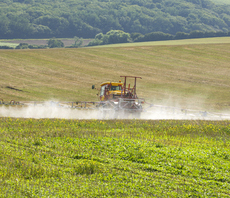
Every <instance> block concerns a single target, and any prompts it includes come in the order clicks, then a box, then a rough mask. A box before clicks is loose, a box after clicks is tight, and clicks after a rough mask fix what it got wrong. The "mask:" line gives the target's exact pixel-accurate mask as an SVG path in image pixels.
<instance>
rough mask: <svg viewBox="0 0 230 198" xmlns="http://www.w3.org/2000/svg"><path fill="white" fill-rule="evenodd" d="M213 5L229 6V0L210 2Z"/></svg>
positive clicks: (213, 0)
mask: <svg viewBox="0 0 230 198" xmlns="http://www.w3.org/2000/svg"><path fill="white" fill-rule="evenodd" d="M211 1H212V2H213V3H215V4H217V5H218V4H221V5H223V4H227V5H229V4H230V1H229V0H211Z"/></svg>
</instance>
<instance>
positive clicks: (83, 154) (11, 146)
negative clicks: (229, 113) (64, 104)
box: [0, 118, 230, 198]
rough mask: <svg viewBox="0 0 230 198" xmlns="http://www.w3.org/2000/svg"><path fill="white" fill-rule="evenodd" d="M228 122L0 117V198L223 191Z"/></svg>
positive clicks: (228, 160) (229, 178) (228, 161)
mask: <svg viewBox="0 0 230 198" xmlns="http://www.w3.org/2000/svg"><path fill="white" fill-rule="evenodd" d="M229 140H230V122H229V121H218V122H210V121H199V120H198V121H137V120H130V121H128V120H120V121H119V120H110V121H109V120H107V121H96V120H91V121H78V120H56V119H55V120H50V119H43V120H33V119H11V118H0V148H1V150H0V160H1V163H0V197H7V198H8V197H229V196H230V194H229V189H230V171H229V170H230V168H229V167H230V153H229V149H230V144H229Z"/></svg>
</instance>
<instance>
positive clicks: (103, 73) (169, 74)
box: [0, 38, 230, 111]
mask: <svg viewBox="0 0 230 198" xmlns="http://www.w3.org/2000/svg"><path fill="white" fill-rule="evenodd" d="M217 41H218V43H214V42H217ZM186 42H189V43H186ZM229 42H230V39H229V38H220V39H194V40H186V41H185V40H180V41H171V42H169V41H165V42H159V43H161V45H154V44H155V43H158V42H147V43H138V44H137V43H134V44H124V45H113V47H111V46H103V47H97V48H96V47H94V48H79V49H42V50H1V53H0V68H1V73H0V99H1V98H2V99H3V100H7V101H9V100H18V101H25V100H30V101H31V100H32V101H34V100H35V101H40V100H59V101H60V100H61V101H97V100H98V98H97V96H96V94H97V91H96V90H92V89H91V86H92V84H95V85H96V87H99V85H100V83H102V82H104V81H118V80H120V79H121V78H120V76H121V75H132V76H141V77H142V78H143V79H142V80H138V82H137V86H138V87H137V91H138V95H139V97H144V98H146V100H147V101H149V102H153V103H155V104H167V105H173V106H180V107H186V108H188V107H192V108H195V107H197V108H198V107H202V109H203V108H205V109H219V110H224V111H225V110H229V109H230V101H229V98H230V92H229V89H230V56H229V54H230V44H229ZM159 43H158V44H159ZM163 43H165V45H164V44H163ZM170 43H171V45H170ZM198 43H199V44H198ZM204 43H206V44H204ZM138 45H139V46H138ZM121 80H122V79H121Z"/></svg>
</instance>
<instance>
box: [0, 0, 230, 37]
mask: <svg viewBox="0 0 230 198" xmlns="http://www.w3.org/2000/svg"><path fill="white" fill-rule="evenodd" d="M110 30H121V31H124V32H127V33H130V34H131V33H140V34H142V35H146V34H148V33H152V32H163V33H165V34H172V35H176V34H177V33H178V32H184V33H190V32H192V31H196V30H197V31H202V32H207V31H214V32H225V33H226V32H228V31H230V5H225V6H221V5H216V4H214V3H212V2H211V1H210V0H176V1H175V0H2V1H1V2H0V38H1V39H12V38H22V39H23V38H52V37H56V38H73V37H74V36H77V37H82V38H94V37H95V35H97V34H99V33H102V34H106V33H107V32H109V31H110Z"/></svg>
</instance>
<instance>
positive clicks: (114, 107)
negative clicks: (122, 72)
mask: <svg viewBox="0 0 230 198" xmlns="http://www.w3.org/2000/svg"><path fill="white" fill-rule="evenodd" d="M120 77H123V78H124V83H122V82H121V80H120V81H119V82H105V83H102V84H101V87H100V90H99V97H100V102H99V104H98V105H97V107H99V112H100V114H101V116H102V117H106V116H108V117H111V118H117V117H119V118H127V117H129V116H132V117H133V118H140V115H141V112H142V111H143V108H142V104H144V99H143V98H138V97H137V91H136V87H137V79H142V78H141V77H137V76H120ZM128 78H132V79H134V85H133V87H131V86H130V84H127V79H128ZM92 89H95V87H94V85H93V86H92Z"/></svg>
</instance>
